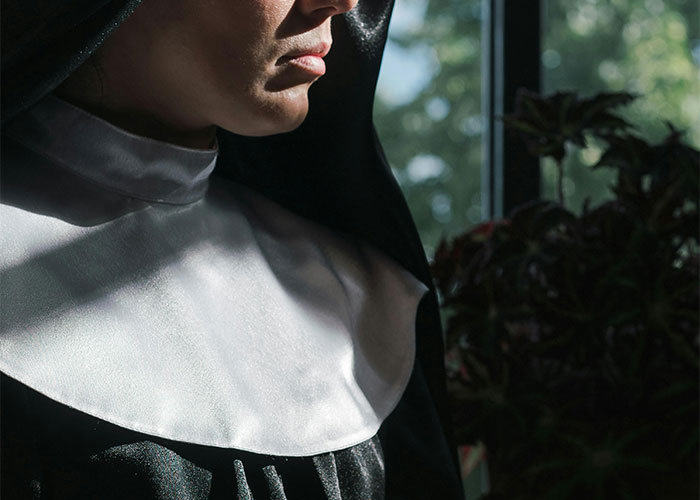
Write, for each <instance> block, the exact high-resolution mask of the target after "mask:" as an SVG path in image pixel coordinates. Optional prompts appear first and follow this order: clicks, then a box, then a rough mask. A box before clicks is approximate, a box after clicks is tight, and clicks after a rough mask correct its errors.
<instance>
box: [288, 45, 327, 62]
mask: <svg viewBox="0 0 700 500" xmlns="http://www.w3.org/2000/svg"><path fill="white" fill-rule="evenodd" d="M330 50H331V43H330V42H318V43H316V44H314V45H309V46H307V47H302V48H299V49H295V50H292V51H290V52H288V53H286V54H285V55H284V56H283V57H286V58H290V59H293V58H295V57H303V56H316V57H326V56H327V55H328V53H329V52H330Z"/></svg>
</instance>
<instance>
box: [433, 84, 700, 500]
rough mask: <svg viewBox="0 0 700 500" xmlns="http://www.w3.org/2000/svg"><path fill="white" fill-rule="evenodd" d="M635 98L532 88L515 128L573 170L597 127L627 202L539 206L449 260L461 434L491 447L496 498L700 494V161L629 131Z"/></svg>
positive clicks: (619, 198)
mask: <svg viewBox="0 0 700 500" xmlns="http://www.w3.org/2000/svg"><path fill="white" fill-rule="evenodd" d="M628 102H631V97H630V96H629V95H628V94H626V93H619V94H610V93H603V94H600V95H597V96H594V97H592V98H591V99H579V98H578V97H577V96H576V95H575V94H573V93H556V94H554V95H552V96H548V97H537V96H534V95H532V94H527V93H525V92H521V93H520V94H519V99H518V108H517V109H518V111H516V112H515V113H513V114H512V115H508V116H506V117H504V122H505V123H506V124H507V126H508V127H509V129H510V130H512V131H513V133H517V134H520V135H522V136H523V137H524V138H527V142H528V144H529V145H530V146H531V151H533V152H535V153H536V154H538V155H540V156H545V155H551V156H553V157H555V158H559V160H561V159H563V156H561V155H562V154H565V153H566V152H567V151H570V150H571V149H572V148H571V147H570V146H571V145H572V144H576V145H578V146H579V147H585V146H586V141H585V140H583V135H582V131H584V130H586V131H587V133H589V134H590V135H591V136H593V137H595V138H596V140H598V141H600V142H602V143H605V144H607V146H606V148H605V150H604V152H603V154H602V155H601V157H600V160H599V161H598V162H597V164H596V165H595V166H594V168H593V172H594V174H595V173H596V171H599V170H601V169H611V170H612V171H613V172H614V174H615V182H614V184H613V186H612V191H613V193H614V198H613V199H612V200H609V201H605V202H603V203H600V204H599V205H597V206H595V207H593V208H591V207H590V205H589V204H586V205H585V206H584V207H583V210H582V212H581V213H580V214H575V213H573V212H572V211H570V210H568V209H567V208H565V207H564V206H563V205H561V204H559V203H554V202H550V201H536V202H532V203H529V204H527V205H524V206H521V207H518V208H517V209H516V210H515V211H514V212H513V213H511V214H510V216H509V218H508V219H504V220H500V221H493V222H488V223H485V224H482V225H480V226H478V227H477V228H475V229H473V230H471V231H469V232H467V233H464V234H462V235H460V236H458V237H456V238H454V239H452V240H450V241H447V240H443V241H442V242H441V244H440V246H439V248H438V250H437V252H436V255H435V261H434V263H433V267H432V270H433V275H434V277H435V281H436V285H437V288H438V290H439V292H440V295H441V297H442V307H443V310H444V311H445V312H446V313H447V331H446V334H447V348H448V359H447V364H448V377H449V378H448V386H449V391H450V394H451V397H452V400H453V404H452V407H453V417H454V423H455V426H456V430H457V433H458V439H459V440H460V441H461V442H465V443H466V442H477V441H483V442H484V443H485V444H486V447H487V452H488V460H489V468H490V470H491V478H492V479H491V484H492V492H491V493H490V494H489V496H488V498H489V499H493V500H495V499H501V498H503V499H509V500H518V499H523V500H524V499H528V500H531V499H533V498H537V499H539V500H546V499H551V500H559V499H561V500H577V499H587V500H588V499H618V498H619V499H625V498H629V499H635V500H638V499H649V500H653V499H667V498H673V499H677V500H685V499H688V500H690V499H696V498H698V480H699V478H698V451H699V447H698V441H699V435H698V419H699V416H700V415H699V411H698V410H699V408H698V397H697V396H698V390H699V379H698V375H699V373H698V368H699V366H700V364H699V360H698V341H699V337H698V328H699V320H698V303H699V300H700V297H699V294H698V278H699V275H698V265H699V264H700V257H699V253H698V234H697V231H698V227H699V222H700V221H699V219H698V184H699V181H700V178H699V175H698V174H699V167H700V154H699V153H698V151H697V150H696V149H694V148H692V147H690V146H688V145H686V144H684V143H683V142H682V140H681V138H682V133H681V132H679V131H678V130H676V129H675V128H674V127H673V126H672V125H671V124H670V123H667V124H666V125H667V127H668V129H669V130H670V131H669V133H668V135H667V136H666V137H665V139H664V140H663V141H662V142H661V143H659V144H650V143H648V142H646V141H645V140H644V139H642V138H640V137H638V136H636V135H632V134H630V133H629V132H628V129H629V128H633V127H631V126H629V125H628V124H627V123H626V122H624V120H620V119H618V118H616V117H615V115H613V114H612V113H611V111H610V109H611V108H612V107H614V106H617V105H619V104H621V103H628ZM565 145H566V147H564V146H565Z"/></svg>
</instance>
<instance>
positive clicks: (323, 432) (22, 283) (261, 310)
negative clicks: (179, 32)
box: [0, 97, 428, 456]
mask: <svg viewBox="0 0 700 500" xmlns="http://www.w3.org/2000/svg"><path fill="white" fill-rule="evenodd" d="M76 110H78V108H75V107H72V106H70V105H68V104H67V103H64V102H63V101H60V100H59V99H57V98H54V97H51V98H49V99H45V100H43V101H41V102H40V103H39V104H37V105H36V106H35V107H34V108H32V109H30V110H29V111H27V112H26V113H25V114H24V115H20V117H18V119H17V120H15V121H13V122H12V123H11V124H10V126H8V127H7V128H6V129H5V130H4V133H5V134H9V135H10V136H11V137H13V138H14V139H15V140H18V141H19V142H21V143H22V144H23V146H20V145H18V144H15V145H10V146H8V147H5V148H4V151H3V181H4V182H3V190H4V192H3V205H0V211H1V213H0V221H1V223H2V230H1V231H0V283H2V286H1V287H0V303H1V304H2V307H0V370H2V371H3V372H4V373H6V374H7V375H9V376H11V377H13V378H16V379H17V380H19V381H21V382H23V383H24V384H26V385H28V386H30V387H32V388H34V389H35V390H37V391H39V392H41V393H43V394H45V395H47V396H49V397H51V398H53V399H55V400H57V401H59V402H61V403H63V404H66V405H68V406H72V407H74V408H77V409H78V410H80V411H83V412H86V413H89V414H92V415H94V416H97V417H99V418H102V419H104V420H107V421H110V422H113V423H115V424H117V425H120V426H122V427H125V428H128V429H132V430H136V431H140V432H143V433H146V434H151V435H155V436H161V437H164V438H168V439H173V440H178V441H184V442H191V443H197V444H204V445H211V446H218V447H229V448H236V449H241V450H246V451H251V452H256V453H265V454H272V455H287V456H305V455H313V454H318V453H323V452H327V451H333V450H338V449H342V448H346V447H349V446H352V445H354V444H357V443H359V442H362V441H364V440H366V439H368V438H370V437H371V436H373V435H374V434H375V433H376V431H377V430H378V428H379V426H380V425H381V423H382V421H383V420H384V419H385V418H386V417H387V416H388V415H389V413H390V412H391V411H392V409H393V408H394V407H395V405H396V404H397V403H398V400H399V399H400V397H401V395H402V393H403V391H404V389H405V386H406V384H407V383H408V379H409V376H410V373H411V371H412V369H413V362H414V356H415V323H414V322H415V315H416V310H417V307H418V303H419V301H420V299H421V298H422V296H423V295H424V293H425V292H426V291H427V290H428V289H427V287H426V286H425V285H423V284H422V283H421V282H420V281H419V280H417V279H416V278H415V277H414V276H413V275H412V274H410V273H409V272H408V271H406V270H405V269H404V268H402V267H401V266H399V265H398V264H397V263H396V262H395V261H393V260H392V259H390V258H389V257H387V256H386V255H384V254H383V253H382V252H380V251H378V250H377V249H375V248H374V247H373V246H371V245H369V244H367V243H365V242H363V241H360V240H357V239H356V238H354V237H352V236H350V235H346V234H343V233H339V232H335V231H332V230H330V229H328V228H327V227H325V226H322V225H320V224H317V223H314V222H312V221H309V220H307V219H304V218H302V217H299V216H298V215H296V214H294V213H292V212H290V211H288V210H287V209H285V208H283V207H281V206H280V205H278V204H276V203H274V202H272V201H270V200H269V199H267V198H264V197H263V196H261V195H260V194H258V193H256V192H254V191H252V190H250V189H248V188H246V187H244V186H241V185H239V184H236V183H232V182H228V181H224V180H221V179H218V178H214V177H212V178H211V179H210V180H209V183H210V185H209V189H208V191H206V189H207V187H206V184H207V178H208V176H209V173H210V172H211V170H210V168H213V164H214V163H215V160H216V151H215V150H207V151H199V150H189V149H187V148H179V147H177V146H172V145H164V143H156V144H155V145H154V141H152V140H150V139H146V138H143V137H139V136H134V135H132V134H128V133H127V132H125V131H122V130H121V129H118V128H116V127H114V126H112V125H111V124H109V123H107V122H105V121H102V120H100V119H98V118H97V117H94V116H92V115H90V114H88V113H85V112H84V111H81V110H78V111H76ZM58 123H62V124H63V125H64V126H62V127H60V128H57V127H56V125H57V124H58ZM47 124H52V126H47ZM84 134H89V137H90V140H87V139H86V136H85V135H84ZM47 145H49V146H51V147H47ZM147 151H152V153H149V154H146V153H145V152H147ZM193 151H195V153H193ZM85 158H90V161H89V162H86V161H84V159H85ZM121 158H124V159H125V163H126V166H124V165H121V164H120V159H121ZM161 162H162V163H161ZM106 164H108V165H109V167H108V168H107V169H104V168H103V167H104V166H105V165H106ZM141 170H144V171H147V172H148V175H147V176H146V177H144V178H143V180H141V179H139V172H140V171H141ZM5 172H7V174H6V173H5ZM47 176H49V177H50V178H51V183H50V184H47V183H46V179H47ZM165 180H167V182H166V181H165ZM51 186H66V190H67V189H70V194H68V191H66V190H59V191H60V192H59V194H56V192H55V190H56V189H58V188H56V189H54V190H52V187H51ZM165 186H169V187H168V188H166V187H165ZM205 191H206V195H204V193H205ZM47 193H49V194H47ZM116 193H119V194H116ZM6 195H7V196H6ZM49 195H50V196H49ZM125 195H128V196H125ZM49 197H51V199H52V200H53V201H52V204H51V208H50V210H49V209H47V208H46V206H47V202H46V201H45V200H46V199H47V198H49ZM133 198H139V199H140V200H151V201H158V203H145V202H144V201H139V202H136V201H134V199H133ZM7 200H11V202H8V201H7ZM57 200H58V201H57ZM183 203H184V204H183ZM177 204H180V205H177ZM76 207H77V208H76ZM62 212H66V213H68V212H70V214H71V217H63V216H62ZM97 212H99V214H100V216H99V217H96V216H95V213H97ZM81 218H84V220H83V219H81Z"/></svg>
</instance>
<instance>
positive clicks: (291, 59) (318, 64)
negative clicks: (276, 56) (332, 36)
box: [279, 42, 331, 77]
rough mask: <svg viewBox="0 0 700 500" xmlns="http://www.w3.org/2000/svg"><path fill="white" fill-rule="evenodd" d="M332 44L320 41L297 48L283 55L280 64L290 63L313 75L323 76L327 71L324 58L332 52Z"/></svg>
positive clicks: (289, 64)
mask: <svg viewBox="0 0 700 500" xmlns="http://www.w3.org/2000/svg"><path fill="white" fill-rule="evenodd" d="M330 49H331V44H330V43H327V42H319V43H318V44H316V45H313V46H308V47H303V48H299V49H295V50H293V51H291V52H288V53H287V54H285V55H284V56H282V57H281V58H280V60H279V62H280V64H285V65H288V66H290V67H292V68H295V69H297V70H300V71H303V72H304V73H307V74H309V75H311V76H313V77H319V76H323V75H324V74H325V73H326V63H325V61H324V60H323V58H324V57H326V55H328V52H330Z"/></svg>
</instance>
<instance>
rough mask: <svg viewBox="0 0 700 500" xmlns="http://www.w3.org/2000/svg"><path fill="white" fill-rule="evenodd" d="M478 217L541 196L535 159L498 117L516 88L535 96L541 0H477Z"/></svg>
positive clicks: (505, 111) (509, 104)
mask: <svg viewBox="0 0 700 500" xmlns="http://www.w3.org/2000/svg"><path fill="white" fill-rule="evenodd" d="M481 8H482V35H481V40H482V115H483V120H484V125H485V127H484V135H483V153H484V154H483V161H482V173H481V191H482V200H483V201H482V213H483V214H484V218H485V219H486V220H488V219H498V218H502V217H504V216H507V215H508V214H509V213H510V212H511V210H512V209H513V208H514V207H516V206H518V205H520V204H521V203H525V202H527V201H530V200H536V199H539V198H540V194H541V192H540V190H541V188H540V182H541V181H540V178H541V174H540V161H539V158H536V157H533V156H531V155H529V154H528V153H527V149H526V148H525V145H524V144H523V142H522V141H520V140H519V139H518V138H517V137H514V136H511V135H510V134H509V133H508V132H507V131H506V130H505V128H504V126H503V122H502V121H501V120H499V119H498V117H499V116H502V115H504V114H508V113H512V112H513V111H514V105H515V94H516V91H517V89H518V88H519V87H525V88H527V89H529V90H531V91H533V92H537V93H540V91H541V84H542V65H541V64H540V53H541V40H540V37H541V26H542V20H541V13H542V7H541V0H527V1H524V0H482V7H481Z"/></svg>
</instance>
